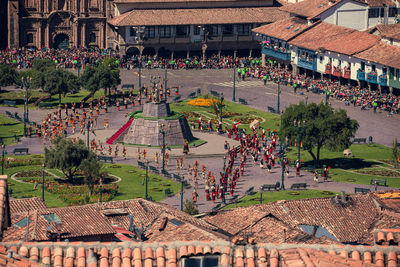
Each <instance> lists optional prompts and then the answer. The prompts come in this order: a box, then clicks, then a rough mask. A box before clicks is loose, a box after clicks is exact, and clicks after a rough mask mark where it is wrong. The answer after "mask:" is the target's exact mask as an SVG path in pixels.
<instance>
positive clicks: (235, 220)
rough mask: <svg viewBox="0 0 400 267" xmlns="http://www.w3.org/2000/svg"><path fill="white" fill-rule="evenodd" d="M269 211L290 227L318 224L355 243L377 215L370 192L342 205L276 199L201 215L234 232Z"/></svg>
mask: <svg viewBox="0 0 400 267" xmlns="http://www.w3.org/2000/svg"><path fill="white" fill-rule="evenodd" d="M268 214H271V215H273V216H274V217H276V218H277V219H279V220H280V221H282V222H284V223H286V224H287V225H289V226H290V227H292V228H296V229H299V228H300V227H299V226H300V225H308V226H320V227H321V229H322V230H323V231H325V230H324V229H326V231H327V232H328V233H330V234H331V235H333V237H334V238H336V239H337V241H339V242H342V243H349V242H357V241H358V240H360V239H362V238H363V236H364V234H367V233H369V231H370V227H371V226H373V224H374V222H375V221H376V220H377V218H378V217H379V210H378V208H377V205H376V204H375V202H374V199H373V197H372V196H371V195H352V196H351V197H350V199H349V201H348V202H347V203H345V204H343V205H341V204H336V203H334V201H333V200H332V199H331V198H317V199H303V200H290V201H278V202H274V203H268V204H262V205H257V206H251V207H244V208H237V209H232V210H226V211H219V212H218V213H216V214H210V215H208V216H206V217H204V218H203V220H205V221H208V222H210V223H212V224H214V225H216V226H219V227H220V228H221V229H223V230H224V231H226V232H228V233H230V234H232V235H236V234H237V233H238V232H240V231H241V230H242V229H245V228H246V227H249V226H250V225H252V224H254V223H255V222H256V221H258V220H260V219H261V218H262V217H264V216H266V215H268Z"/></svg>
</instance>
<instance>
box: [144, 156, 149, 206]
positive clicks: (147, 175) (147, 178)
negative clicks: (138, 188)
mask: <svg viewBox="0 0 400 267" xmlns="http://www.w3.org/2000/svg"><path fill="white" fill-rule="evenodd" d="M145 164H146V177H145V179H146V180H145V181H144V182H145V185H146V189H145V190H146V191H145V194H144V199H146V200H147V199H148V198H149V196H148V191H147V188H148V187H147V182H148V180H149V160H148V159H145Z"/></svg>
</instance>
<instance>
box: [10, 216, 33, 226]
mask: <svg viewBox="0 0 400 267" xmlns="http://www.w3.org/2000/svg"><path fill="white" fill-rule="evenodd" d="M31 222H32V221H31V219H29V218H23V219H22V220H20V221H19V222H17V223H15V224H14V225H15V226H17V227H18V228H21V227H24V226H26V225H28V224H30V223H31Z"/></svg>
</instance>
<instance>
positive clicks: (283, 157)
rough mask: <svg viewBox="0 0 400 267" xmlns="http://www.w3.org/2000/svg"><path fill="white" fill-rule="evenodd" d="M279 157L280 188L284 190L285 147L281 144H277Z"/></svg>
mask: <svg viewBox="0 0 400 267" xmlns="http://www.w3.org/2000/svg"><path fill="white" fill-rule="evenodd" d="M279 158H280V160H281V167H282V177H281V189H282V190H285V175H284V174H285V164H286V158H285V148H284V147H283V145H282V144H280V145H279Z"/></svg>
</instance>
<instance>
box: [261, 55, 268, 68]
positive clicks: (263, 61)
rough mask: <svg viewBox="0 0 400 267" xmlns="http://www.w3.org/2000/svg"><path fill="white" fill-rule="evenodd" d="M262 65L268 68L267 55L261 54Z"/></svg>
mask: <svg viewBox="0 0 400 267" xmlns="http://www.w3.org/2000/svg"><path fill="white" fill-rule="evenodd" d="M261 65H262V66H263V67H266V66H267V64H266V60H265V54H264V53H261Z"/></svg>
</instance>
